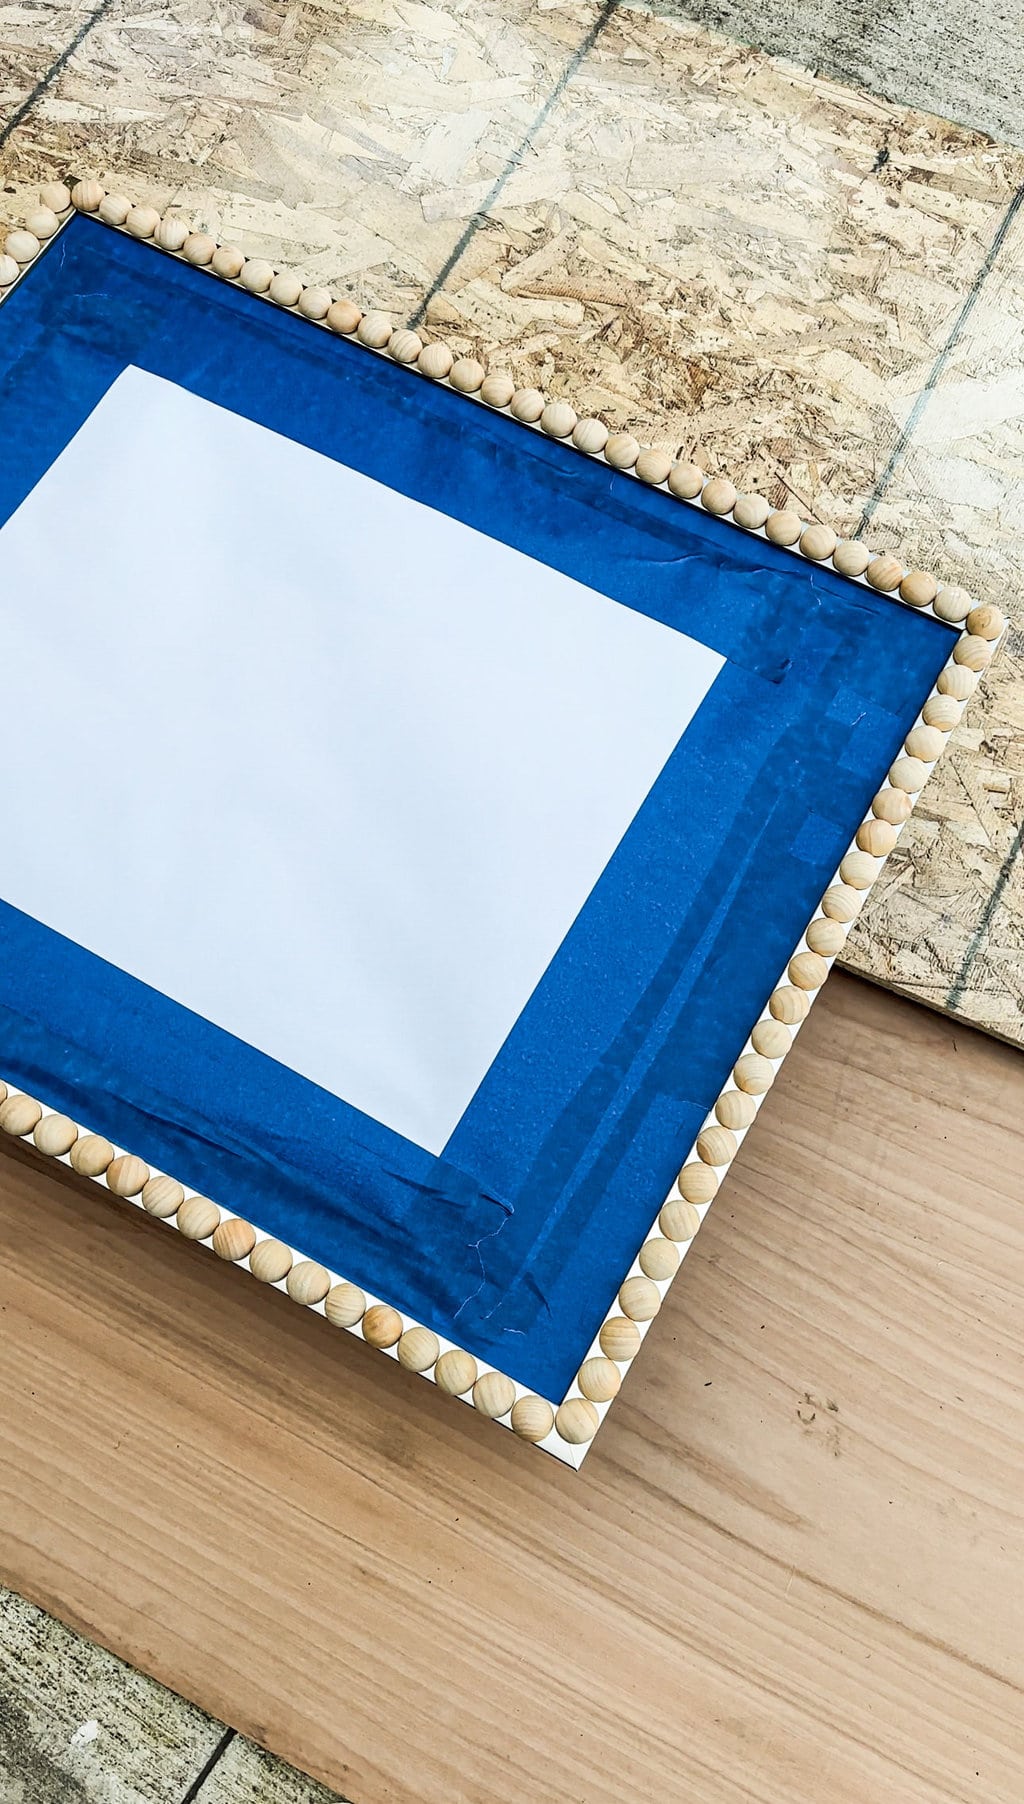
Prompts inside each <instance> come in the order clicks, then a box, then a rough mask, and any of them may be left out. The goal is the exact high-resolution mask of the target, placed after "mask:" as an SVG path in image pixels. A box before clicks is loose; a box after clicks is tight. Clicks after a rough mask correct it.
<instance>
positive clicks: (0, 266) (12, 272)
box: [0, 251, 21, 288]
mask: <svg viewBox="0 0 1024 1804" xmlns="http://www.w3.org/2000/svg"><path fill="white" fill-rule="evenodd" d="M20 274H21V271H20V269H19V268H18V265H17V264H16V263H15V261H14V258H13V257H8V255H7V253H6V251H5V252H3V253H0V288H9V287H10V286H11V283H12V282H16V281H17V279H18V277H19V275H20Z"/></svg>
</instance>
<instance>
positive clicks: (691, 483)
mask: <svg viewBox="0 0 1024 1804" xmlns="http://www.w3.org/2000/svg"><path fill="white" fill-rule="evenodd" d="M668 486H669V488H670V489H671V491H672V493H673V495H675V496H677V497H678V499H679V500H680V501H695V500H696V498H697V496H698V495H699V494H700V492H701V489H702V488H703V487H704V472H703V470H702V469H700V468H699V467H698V465H697V464H688V463H678V464H673V465H672V468H671V470H670V471H669V473H668Z"/></svg>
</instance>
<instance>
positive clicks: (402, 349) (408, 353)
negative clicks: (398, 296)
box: [299, 289, 423, 363]
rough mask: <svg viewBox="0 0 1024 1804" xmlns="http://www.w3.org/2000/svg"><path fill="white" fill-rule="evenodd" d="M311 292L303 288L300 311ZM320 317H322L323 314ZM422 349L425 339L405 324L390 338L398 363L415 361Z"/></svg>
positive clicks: (391, 348)
mask: <svg viewBox="0 0 1024 1804" xmlns="http://www.w3.org/2000/svg"><path fill="white" fill-rule="evenodd" d="M310 292H311V291H310V290H309V289H304V290H303V293H302V298H301V300H300V301H299V312H300V313H304V312H305V307H304V305H303V302H304V301H305V299H306V295H307V294H308V293H310ZM315 292H317V293H321V292H322V290H316V291H315ZM326 312H327V308H326V307H325V308H324V313H326ZM320 317H321V318H322V315H321V316H320ZM422 349H423V340H422V339H421V337H420V335H419V333H418V332H410V331H408V330H407V329H406V328H405V327H404V326H403V327H402V329H401V331H399V332H392V334H391V337H390V338H389V339H388V356H389V357H393V358H394V361H395V362H396V363H415V362H416V361H417V359H418V358H419V354H420V352H421V351H422Z"/></svg>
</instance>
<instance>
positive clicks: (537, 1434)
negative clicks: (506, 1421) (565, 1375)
mask: <svg viewBox="0 0 1024 1804" xmlns="http://www.w3.org/2000/svg"><path fill="white" fill-rule="evenodd" d="M511 1420H512V1427H513V1429H514V1431H515V1433H516V1434H517V1435H518V1436H519V1439H520V1440H521V1441H532V1442H533V1444H534V1446H536V1444H537V1442H538V1441H543V1440H546V1439H547V1437H548V1435H549V1434H550V1433H551V1430H552V1429H553V1428H554V1426H555V1412H554V1410H553V1409H552V1407H551V1405H550V1403H548V1402H547V1401H546V1400H545V1399H544V1398H543V1397H534V1396H529V1397H517V1399H516V1401H515V1402H514V1403H513V1405H512V1418H511Z"/></svg>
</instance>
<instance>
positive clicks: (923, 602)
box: [900, 570, 939, 608]
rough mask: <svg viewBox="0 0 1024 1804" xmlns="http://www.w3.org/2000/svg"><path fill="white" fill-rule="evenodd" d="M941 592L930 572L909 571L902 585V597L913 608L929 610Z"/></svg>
mask: <svg viewBox="0 0 1024 1804" xmlns="http://www.w3.org/2000/svg"><path fill="white" fill-rule="evenodd" d="M938 591H939V585H938V583H937V582H936V581H935V578H934V576H933V575H932V573H931V571H930V570H908V571H907V574H906V576H905V577H904V578H903V581H902V582H901V583H900V595H901V596H902V598H903V600H904V601H905V602H906V603H907V606H908V607H911V608H929V607H931V604H932V602H933V601H934V600H935V597H936V595H937V594H938Z"/></svg>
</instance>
